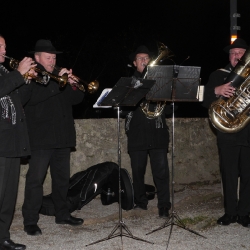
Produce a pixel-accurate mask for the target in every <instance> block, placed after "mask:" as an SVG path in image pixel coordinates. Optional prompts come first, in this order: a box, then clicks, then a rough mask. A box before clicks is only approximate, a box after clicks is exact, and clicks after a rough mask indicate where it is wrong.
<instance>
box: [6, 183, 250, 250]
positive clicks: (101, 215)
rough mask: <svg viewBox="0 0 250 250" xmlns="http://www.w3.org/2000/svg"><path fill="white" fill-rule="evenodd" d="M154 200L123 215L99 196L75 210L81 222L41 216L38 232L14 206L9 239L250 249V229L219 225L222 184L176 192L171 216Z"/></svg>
mask: <svg viewBox="0 0 250 250" xmlns="http://www.w3.org/2000/svg"><path fill="white" fill-rule="evenodd" d="M156 203H157V199H156V198H155V199H153V200H150V201H149V206H148V210H147V211H138V210H130V211H124V210H122V213H121V214H119V206H118V204H117V203H113V204H111V205H108V206H104V205H102V203H101V200H100V198H99V197H97V198H96V199H94V200H92V201H91V202H90V203H88V204H87V205H85V206H84V207H83V208H82V209H81V210H79V211H75V212H73V213H72V215H73V216H77V217H81V218H84V219H85V221H84V224H83V225H82V226H79V227H71V226H68V225H57V224H55V222H54V217H50V216H44V215H41V216H40V220H39V223H38V225H39V226H40V228H41V229H42V232H43V234H42V235H39V236H29V235H27V234H26V233H25V232H24V231H23V224H22V215H21V211H16V213H15V216H14V220H13V224H12V227H11V238H12V240H13V241H14V242H18V243H22V244H25V245H26V246H27V249H32V250H33V249H34V250H40V249H41V250H43V249H50V250H64V249H69V250H81V249H88V250H96V249H98V250H99V249H104V250H106V249H109V250H110V249H111V250H118V249H119V250H120V249H124V250H132V249H138V250H163V249H169V250H179V249H180V250H191V249H192V250H198V249H199V250H200V249H202V250H206V249H209V250H222V249H223V250H225V249H226V250H231V249H232V250H235V249H237V250H238V249H243V250H246V249H249V250H250V236H249V233H250V231H249V228H244V227H242V226H241V225H239V224H237V223H234V224H231V225H229V226H219V225H217V224H216V220H217V219H218V217H220V216H221V215H223V213H224V210H223V206H222V201H221V185H220V184H216V185H210V186H199V187H196V186H188V187H186V189H185V190H183V191H181V192H177V193H175V196H174V211H173V213H172V214H171V215H172V216H171V217H170V219H167V220H165V219H162V218H159V217H158V214H157V213H158V210H157V208H156ZM120 215H121V216H120ZM120 217H121V220H120ZM179 219H180V222H179ZM180 223H181V224H180ZM178 225H183V227H180V226H178ZM154 230H156V231H154ZM99 240H100V242H98V243H96V242H97V241H99ZM91 244H92V245H91ZM86 245H87V246H86Z"/></svg>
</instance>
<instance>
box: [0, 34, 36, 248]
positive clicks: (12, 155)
mask: <svg viewBox="0 0 250 250" xmlns="http://www.w3.org/2000/svg"><path fill="white" fill-rule="evenodd" d="M5 53H6V44H5V39H4V37H3V36H2V35H0V114H1V117H0V249H16V250H23V249H26V246H25V245H22V244H17V243H14V242H13V241H12V240H11V239H10V232H9V229H10V225H11V222H12V218H13V214H14V210H15V204H16V196H17V190H18V181H19V172H20V158H21V157H24V156H28V155H29V154H30V145H29V138H28V131H27V126H26V118H25V115H24V112H23V107H22V106H23V104H24V103H25V102H26V100H27V98H28V96H29V88H30V85H26V84H25V79H24V77H23V75H25V74H26V73H27V72H28V73H29V74H32V75H35V74H36V73H35V72H34V71H33V70H32V69H31V68H32V67H34V66H36V64H34V61H33V59H32V58H29V57H25V58H24V59H23V60H21V61H20V62H19V65H17V68H16V69H15V70H13V71H11V72H9V71H8V70H7V69H6V68H5V67H4V66H3V65H2V63H4V61H5V57H6V56H5ZM29 78H30V77H29ZM26 80H28V78H27V79H26ZM27 94H28V95H27ZM26 97H27V98H26Z"/></svg>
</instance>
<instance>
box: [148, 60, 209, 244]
mask: <svg viewBox="0 0 250 250" xmlns="http://www.w3.org/2000/svg"><path fill="white" fill-rule="evenodd" d="M199 75H200V68H199V67H191V66H186V67H184V66H178V65H171V66H151V67H150V66H149V67H148V78H149V79H156V83H155V85H154V87H153V88H152V89H151V90H150V92H149V93H148V94H147V96H146V98H147V99H148V100H151V101H169V102H172V109H173V111H172V197H171V198H172V207H171V213H170V215H169V217H168V219H167V220H166V221H165V223H164V224H163V225H162V226H160V227H158V228H156V229H154V230H152V231H151V232H149V233H147V234H146V235H148V234H151V233H153V232H156V231H158V230H160V229H163V228H165V227H168V226H171V228H170V233H169V237H168V241H167V248H168V244H169V241H170V237H171V234H172V230H173V226H174V225H176V226H178V227H180V228H183V229H185V230H187V231H189V232H191V233H194V234H196V235H199V236H201V237H203V238H206V237H204V236H203V235H201V234H199V233H197V232H195V231H194V230H191V229H189V228H187V227H186V225H185V224H184V223H183V222H182V221H181V219H180V217H179V216H178V214H177V212H176V211H175V208H174V183H175V182H174V118H175V117H174V110H175V108H174V103H175V102H198V101H199V92H200V89H199V87H200V86H199V84H200V78H199ZM177 77H178V78H177ZM159 90H161V91H159Z"/></svg>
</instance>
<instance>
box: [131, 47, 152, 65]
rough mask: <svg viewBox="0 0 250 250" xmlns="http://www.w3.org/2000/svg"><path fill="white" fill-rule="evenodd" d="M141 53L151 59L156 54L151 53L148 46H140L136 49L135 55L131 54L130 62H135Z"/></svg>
mask: <svg viewBox="0 0 250 250" xmlns="http://www.w3.org/2000/svg"><path fill="white" fill-rule="evenodd" d="M141 53H143V54H148V55H149V57H152V56H153V55H154V53H153V52H151V51H149V50H148V48H147V47H146V46H144V45H141V46H139V47H138V48H137V49H136V51H135V52H133V53H131V54H130V55H129V60H130V61H132V62H133V61H134V60H135V57H136V55H137V54H141Z"/></svg>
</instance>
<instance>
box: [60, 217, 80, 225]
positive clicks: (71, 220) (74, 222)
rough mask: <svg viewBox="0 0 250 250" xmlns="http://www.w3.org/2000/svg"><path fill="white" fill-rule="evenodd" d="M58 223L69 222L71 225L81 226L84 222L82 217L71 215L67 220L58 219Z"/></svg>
mask: <svg viewBox="0 0 250 250" xmlns="http://www.w3.org/2000/svg"><path fill="white" fill-rule="evenodd" d="M56 224H68V225H71V226H80V225H82V224H83V219H80V218H75V217H73V216H71V215H70V216H69V217H68V218H67V219H65V220H60V221H59V220H57V219H56Z"/></svg>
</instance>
